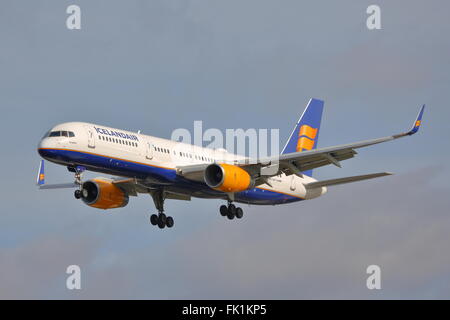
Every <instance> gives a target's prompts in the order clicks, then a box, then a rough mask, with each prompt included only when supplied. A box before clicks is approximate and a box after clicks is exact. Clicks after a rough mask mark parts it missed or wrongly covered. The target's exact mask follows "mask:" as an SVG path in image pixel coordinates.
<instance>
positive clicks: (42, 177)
mask: <svg viewBox="0 0 450 320" xmlns="http://www.w3.org/2000/svg"><path fill="white" fill-rule="evenodd" d="M44 183H45V171H44V160H41V164H40V165H39V171H38V176H37V179H36V184H37V185H38V186H42V185H43V184H44Z"/></svg>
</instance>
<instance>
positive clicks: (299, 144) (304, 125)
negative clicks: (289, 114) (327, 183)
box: [281, 99, 324, 176]
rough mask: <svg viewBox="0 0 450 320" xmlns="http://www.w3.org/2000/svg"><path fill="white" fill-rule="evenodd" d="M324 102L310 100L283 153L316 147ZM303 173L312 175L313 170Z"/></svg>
mask: <svg viewBox="0 0 450 320" xmlns="http://www.w3.org/2000/svg"><path fill="white" fill-rule="evenodd" d="M323 104H324V102H323V101H322V100H318V99H311V100H309V103H308V105H307V106H306V109H305V111H303V114H302V116H301V117H300V119H299V120H298V122H297V124H296V125H295V128H294V131H292V133H291V136H290V137H289V140H288V142H287V143H286V145H285V146H284V148H283V151H281V154H285V153H292V152H302V151H307V150H313V149H316V147H317V142H318V140H319V131H320V121H321V120H322V111H323ZM303 173H304V174H306V175H308V176H312V170H308V171H305V172H303Z"/></svg>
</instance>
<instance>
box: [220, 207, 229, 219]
mask: <svg viewBox="0 0 450 320" xmlns="http://www.w3.org/2000/svg"><path fill="white" fill-rule="evenodd" d="M219 211H220V215H221V216H222V217H225V216H226V215H227V214H228V208H227V206H226V205H221V206H220V210H219Z"/></svg>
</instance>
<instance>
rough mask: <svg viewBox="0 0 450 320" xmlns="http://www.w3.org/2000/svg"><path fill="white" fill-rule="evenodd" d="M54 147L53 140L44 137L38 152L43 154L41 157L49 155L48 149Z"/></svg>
mask: <svg viewBox="0 0 450 320" xmlns="http://www.w3.org/2000/svg"><path fill="white" fill-rule="evenodd" d="M51 147H52V145H51V142H50V141H49V139H48V138H42V139H41V141H39V144H38V148H37V149H38V150H37V151H38V153H39V154H40V155H41V157H45V155H47V150H48V149H50V148H51Z"/></svg>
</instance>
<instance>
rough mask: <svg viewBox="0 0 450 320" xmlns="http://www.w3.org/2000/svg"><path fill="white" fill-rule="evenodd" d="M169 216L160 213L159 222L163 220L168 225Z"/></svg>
mask: <svg viewBox="0 0 450 320" xmlns="http://www.w3.org/2000/svg"><path fill="white" fill-rule="evenodd" d="M166 220H167V217H166V215H165V214H164V213H160V214H159V217H158V224H159V222H161V223H162V224H163V225H166Z"/></svg>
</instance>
